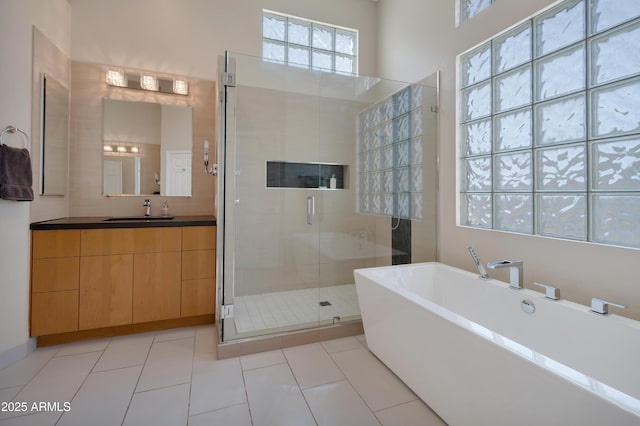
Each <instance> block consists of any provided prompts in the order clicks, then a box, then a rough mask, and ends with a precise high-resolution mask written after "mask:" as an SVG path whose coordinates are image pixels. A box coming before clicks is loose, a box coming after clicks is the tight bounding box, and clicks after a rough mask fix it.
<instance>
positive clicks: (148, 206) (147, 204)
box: [143, 200, 151, 216]
mask: <svg viewBox="0 0 640 426" xmlns="http://www.w3.org/2000/svg"><path fill="white" fill-rule="evenodd" d="M143 206H144V208H145V210H144V215H145V216H151V200H144V204H143Z"/></svg>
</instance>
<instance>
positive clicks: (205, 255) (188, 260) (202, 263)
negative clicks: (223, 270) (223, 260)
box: [182, 250, 216, 280]
mask: <svg viewBox="0 0 640 426" xmlns="http://www.w3.org/2000/svg"><path fill="white" fill-rule="evenodd" d="M215 276H216V251H215V250H193V251H183V252H182V279H183V280H194V279H199V278H212V277H215Z"/></svg>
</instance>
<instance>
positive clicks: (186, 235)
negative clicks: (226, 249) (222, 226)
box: [182, 226, 216, 250]
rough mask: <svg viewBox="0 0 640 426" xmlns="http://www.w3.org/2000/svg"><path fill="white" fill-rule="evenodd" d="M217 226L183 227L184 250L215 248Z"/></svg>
mask: <svg viewBox="0 0 640 426" xmlns="http://www.w3.org/2000/svg"><path fill="white" fill-rule="evenodd" d="M215 248H216V227H215V226H185V227H184V228H182V250H215Z"/></svg>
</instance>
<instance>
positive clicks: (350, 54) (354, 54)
mask: <svg viewBox="0 0 640 426" xmlns="http://www.w3.org/2000/svg"><path fill="white" fill-rule="evenodd" d="M262 57H263V58H264V59H265V60H268V61H274V62H281V63H285V64H289V65H292V66H299V67H304V68H312V69H319V70H325V71H333V72H337V73H345V74H357V73H358V31H357V30H353V29H349V28H342V27H336V26H332V25H327V24H323V23H320V22H315V21H310V20H307V19H302V18H297V17H294V16H288V15H283V14H280V13H276V12H271V11H267V10H263V11H262Z"/></svg>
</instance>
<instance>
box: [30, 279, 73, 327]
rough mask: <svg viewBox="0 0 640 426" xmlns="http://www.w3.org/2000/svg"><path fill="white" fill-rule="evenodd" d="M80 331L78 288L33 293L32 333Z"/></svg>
mask: <svg viewBox="0 0 640 426" xmlns="http://www.w3.org/2000/svg"><path fill="white" fill-rule="evenodd" d="M68 331H78V290H68V291H50V292H47V293H35V294H32V295H31V335H32V336H44V335H47V334H56V333H66V332H68Z"/></svg>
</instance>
